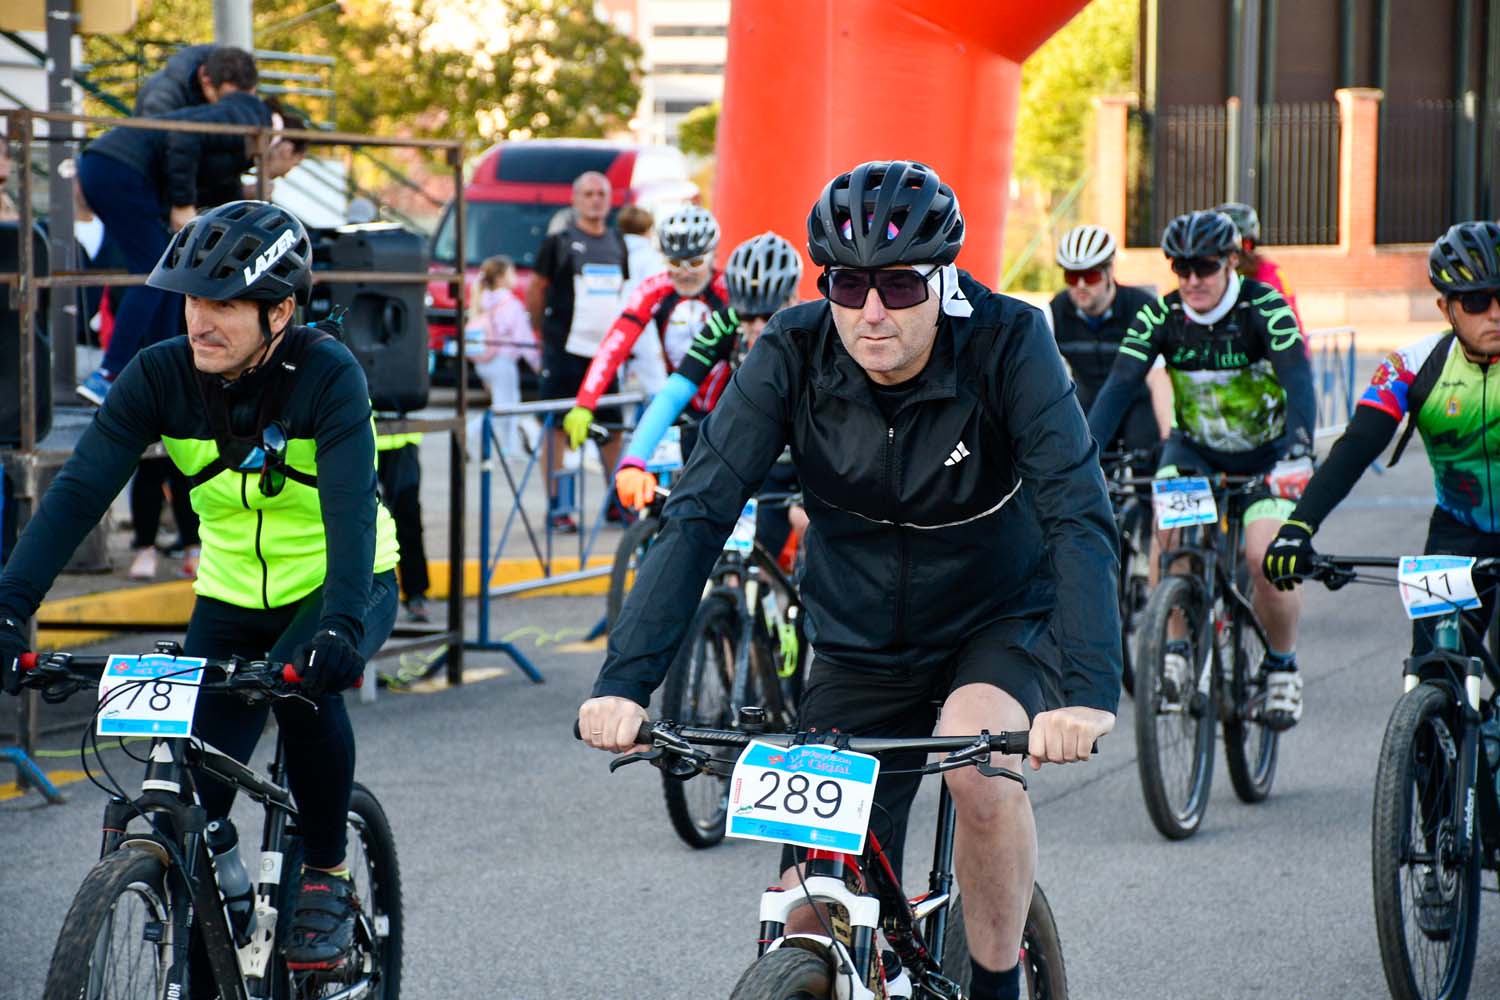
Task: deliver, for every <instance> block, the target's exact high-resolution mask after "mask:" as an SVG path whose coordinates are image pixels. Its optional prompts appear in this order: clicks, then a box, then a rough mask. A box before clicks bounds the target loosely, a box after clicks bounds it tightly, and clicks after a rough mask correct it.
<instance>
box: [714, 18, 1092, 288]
mask: <svg viewBox="0 0 1500 1000" xmlns="http://www.w3.org/2000/svg"><path fill="white" fill-rule="evenodd" d="M1086 3H1087V0H1027V2H1023V0H735V2H734V5H733V7H732V8H731V12H730V19H729V60H728V65H727V67H726V71H725V81H724V110H723V113H722V116H721V117H720V120H719V138H718V150H717V152H718V165H717V179H716V182H715V191H714V201H713V206H714V214H715V215H717V216H718V218H719V223H720V225H721V226H722V227H723V230H724V242H723V244H722V246H723V247H724V248H725V253H723V254H721V255H720V256H721V257H726V256H727V251H728V249H729V248H732V247H733V246H734V245H735V244H737V243H739V242H740V241H741V240H744V239H747V238H748V237H750V236H753V235H755V234H756V233H760V232H763V231H765V230H766V229H774V230H776V232H778V233H781V234H782V235H783V236H786V237H787V238H789V239H790V240H791V241H792V242H793V243H795V244H796V245H797V246H799V247H805V245H806V242H807V228H806V223H807V212H808V209H809V208H810V207H811V206H812V203H813V200H814V199H815V198H816V197H817V195H818V192H819V191H821V190H822V189H823V185H824V184H825V183H827V182H828V179H829V178H831V177H833V176H834V175H835V174H837V173H839V172H841V171H843V170H847V169H848V168H849V167H851V166H853V165H854V164H856V163H861V162H863V161H865V160H875V159H896V158H905V159H914V160H921V161H923V162H924V163H928V164H930V165H932V166H933V167H934V168H936V170H937V171H938V173H939V174H941V175H942V177H943V180H944V181H946V182H947V183H948V184H949V185H950V186H951V187H952V188H953V189H954V191H955V192H957V194H958V198H959V202H960V203H961V204H962V206H963V211H964V218H965V220H966V222H967V224H968V236H967V239H966V240H965V243H964V249H963V253H962V255H960V257H959V259H958V263H959V265H960V266H962V267H964V268H965V269H967V270H969V271H971V272H972V273H973V274H974V275H975V277H977V278H979V279H980V280H981V281H984V282H986V283H987V284H992V285H993V284H994V283H995V282H997V281H998V280H999V277H1000V260H1001V257H1000V254H1001V246H1000V242H1001V232H1002V230H1003V229H1004V226H1005V196H1006V189H1007V186H1008V185H1009V183H1010V166H1011V147H1012V144H1013V141H1014V138H1015V122H1016V106H1017V102H1018V98H1019V94H1020V83H1021V63H1022V62H1023V61H1024V60H1025V59H1026V57H1027V56H1028V55H1030V54H1031V53H1032V52H1033V51H1035V50H1036V48H1037V46H1039V45H1041V44H1042V42H1044V41H1046V39H1047V38H1049V37H1050V36H1051V35H1052V34H1053V33H1054V32H1055V31H1057V29H1058V28H1060V27H1062V26H1063V25H1064V24H1066V23H1067V21H1068V20H1069V19H1070V18H1071V17H1072V16H1073V15H1074V14H1076V13H1078V11H1080V10H1082V9H1083V7H1084V6H1085V5H1086ZM813 278H814V275H813V274H811V273H809V274H808V276H807V278H806V280H804V282H803V294H804V295H805V296H812V295H814V294H816V291H815V288H814V286H813Z"/></svg>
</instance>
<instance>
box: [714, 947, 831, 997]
mask: <svg viewBox="0 0 1500 1000" xmlns="http://www.w3.org/2000/svg"><path fill="white" fill-rule="evenodd" d="M832 996H833V977H832V975H831V974H830V973H829V971H828V963H827V962H826V961H824V959H823V956H821V955H817V954H814V953H813V952H811V951H808V950H807V949H806V948H777V949H776V950H775V951H768V952H766V953H765V954H764V955H762V956H760V958H758V959H756V960H755V963H754V964H753V965H751V966H750V968H748V969H746V970H745V974H744V975H742V976H740V981H739V982H737V983H735V984H734V992H732V993H730V994H729V1000H827V998H829V997H832Z"/></svg>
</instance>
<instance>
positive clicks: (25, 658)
mask: <svg viewBox="0 0 1500 1000" xmlns="http://www.w3.org/2000/svg"><path fill="white" fill-rule="evenodd" d="M37 660H38V657H37V655H36V654H35V653H22V654H21V655H20V656H19V657H17V661H18V662H19V663H20V665H21V669H22V670H35V669H36V664H37Z"/></svg>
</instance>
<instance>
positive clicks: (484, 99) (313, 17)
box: [85, 0, 641, 146]
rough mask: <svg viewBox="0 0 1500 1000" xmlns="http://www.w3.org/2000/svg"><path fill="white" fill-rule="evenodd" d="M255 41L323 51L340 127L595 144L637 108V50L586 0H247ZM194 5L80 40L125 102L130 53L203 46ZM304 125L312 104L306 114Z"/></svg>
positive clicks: (204, 27)
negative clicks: (124, 30)
mask: <svg viewBox="0 0 1500 1000" xmlns="http://www.w3.org/2000/svg"><path fill="white" fill-rule="evenodd" d="M255 31H256V44H257V46H262V47H266V48H273V49H280V50H284V51H292V52H297V53H301V54H304V55H327V56H332V57H333V58H334V59H336V60H337V63H336V65H335V67H334V75H333V90H334V91H335V92H336V96H335V99H334V108H335V113H334V125H335V126H336V127H337V128H339V129H340V130H341V131H349V132H366V133H376V134H383V135H408V136H421V137H431V138H445V139H462V140H464V141H465V142H467V143H469V144H470V145H471V146H478V145H480V144H482V142H483V141H485V140H488V139H497V138H527V137H533V136H602V135H605V134H608V133H609V132H612V131H616V130H620V129H623V128H624V127H625V126H626V125H627V123H628V122H629V120H630V118H631V116H632V115H633V114H634V113H635V110H636V106H637V104H638V103H639V102H640V94H641V92H640V82H639V81H640V74H641V50H640V46H639V45H637V44H636V42H635V41H634V40H633V39H631V38H629V37H627V36H626V35H623V34H621V33H620V32H619V31H617V30H616V29H615V28H614V27H613V26H612V25H611V24H610V23H609V22H607V21H605V20H602V19H601V18H599V17H598V16H597V15H596V13H595V9H594V4H593V3H591V2H588V0H343V2H342V3H341V4H340V5H339V7H337V8H330V7H328V5H327V3H326V0H258V2H257V3H256V5H255ZM212 35H213V17H212V8H211V6H210V5H209V4H207V3H204V2H203V0H151V2H148V4H147V5H146V6H144V7H143V9H142V12H141V15H140V17H139V18H138V19H137V21H136V25H135V27H134V28H133V29H132V30H131V32H130V33H129V34H128V35H127V36H123V37H114V38H91V39H89V40H87V42H86V43H85V45H86V57H87V58H88V59H89V60H91V61H93V62H95V63H96V64H100V65H101V66H103V67H104V68H103V70H101V73H100V75H101V76H106V77H108V78H110V80H109V83H108V88H109V89H110V90H112V91H113V92H114V93H116V94H117V95H119V96H121V97H123V98H124V99H125V100H126V103H129V101H130V99H131V98H132V97H133V95H134V89H135V83H136V80H135V74H134V73H133V72H132V71H131V69H132V68H131V67H130V66H129V65H128V64H127V63H123V62H120V60H122V59H124V58H125V57H127V56H129V55H130V54H131V53H134V52H140V53H141V54H142V55H143V56H144V57H145V60H146V65H145V66H144V67H143V69H142V72H150V71H151V70H152V69H154V68H155V65H157V64H159V62H160V61H161V60H162V59H164V57H165V55H166V53H167V52H168V51H169V49H168V46H167V43H171V42H202V41H206V40H208V39H210V38H212ZM305 110H308V111H311V112H313V114H314V116H315V117H318V116H321V115H322V114H323V113H324V110H323V108H321V107H309V108H306V109H305Z"/></svg>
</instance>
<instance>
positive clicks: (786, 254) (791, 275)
mask: <svg viewBox="0 0 1500 1000" xmlns="http://www.w3.org/2000/svg"><path fill="white" fill-rule="evenodd" d="M801 280H802V256H801V255H800V254H799V253H797V248H796V247H794V246H792V245H791V243H789V242H787V241H786V240H784V239H782V238H781V237H780V236H777V235H776V234H775V233H773V232H769V231H767V232H764V233H761V234H760V235H759V236H755V237H752V238H750V239H748V240H746V241H745V242H743V243H741V244H740V245H739V246H737V247H735V248H734V253H732V254H730V255H729V266H728V267H726V268H725V269H724V281H725V283H726V284H727V285H728V286H729V306H730V308H731V309H733V310H734V311H735V312H737V313H739V314H740V316H741V317H745V316H769V315H771V314H772V313H773V312H775V311H776V310H778V309H780V308H781V307H782V306H783V305H785V304H786V300H787V299H789V298H791V297H792V293H794V292H795V291H796V290H797V282H799V281H801Z"/></svg>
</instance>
